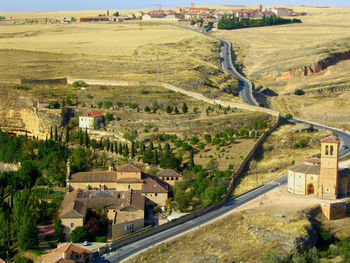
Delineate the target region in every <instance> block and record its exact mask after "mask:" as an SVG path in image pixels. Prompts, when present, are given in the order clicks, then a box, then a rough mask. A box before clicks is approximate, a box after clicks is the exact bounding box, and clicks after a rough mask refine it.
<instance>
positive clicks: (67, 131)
mask: <svg viewBox="0 0 350 263" xmlns="http://www.w3.org/2000/svg"><path fill="white" fill-rule="evenodd" d="M68 142H69V129H68V125H67V126H66V138H65V143H68Z"/></svg>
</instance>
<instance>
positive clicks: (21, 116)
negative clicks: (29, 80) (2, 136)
mask: <svg viewBox="0 0 350 263" xmlns="http://www.w3.org/2000/svg"><path fill="white" fill-rule="evenodd" d="M36 105H37V104H36V99H35V98H29V97H24V96H22V95H21V94H19V93H16V92H8V93H3V94H1V96H0V116H1V118H0V129H1V130H3V131H4V132H8V133H10V134H14V135H26V134H27V136H30V137H33V136H35V137H38V138H39V139H45V138H46V136H47V135H48V134H49V131H50V127H51V126H54V125H57V126H59V125H60V122H61V110H49V109H43V110H38V109H37V107H36Z"/></svg>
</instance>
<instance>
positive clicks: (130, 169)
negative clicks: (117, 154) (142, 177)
mask: <svg viewBox="0 0 350 263" xmlns="http://www.w3.org/2000/svg"><path fill="white" fill-rule="evenodd" d="M117 172H118V173H136V172H141V169H140V168H139V167H137V166H135V165H133V164H131V163H127V164H124V165H122V166H119V167H118V168H117Z"/></svg>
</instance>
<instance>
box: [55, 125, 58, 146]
mask: <svg viewBox="0 0 350 263" xmlns="http://www.w3.org/2000/svg"><path fill="white" fill-rule="evenodd" d="M57 141H58V131H57V125H55V142H57Z"/></svg>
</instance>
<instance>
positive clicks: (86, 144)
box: [84, 128, 90, 148]
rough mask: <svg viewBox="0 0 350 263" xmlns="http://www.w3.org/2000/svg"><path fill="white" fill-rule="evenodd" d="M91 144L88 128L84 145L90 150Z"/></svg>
mask: <svg viewBox="0 0 350 263" xmlns="http://www.w3.org/2000/svg"><path fill="white" fill-rule="evenodd" d="M89 143H90V138H89V134H88V131H87V128H86V129H85V134H84V144H85V147H86V148H89Z"/></svg>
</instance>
